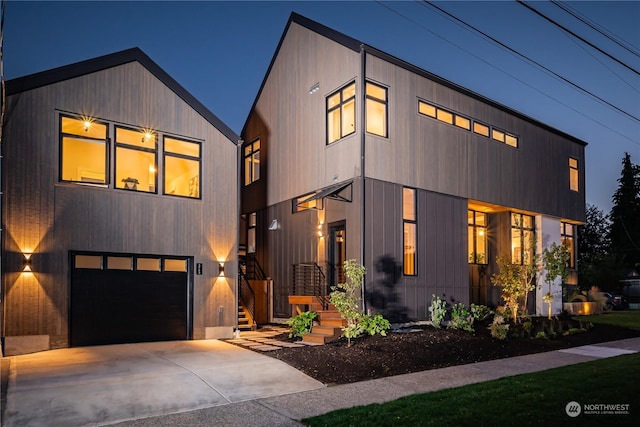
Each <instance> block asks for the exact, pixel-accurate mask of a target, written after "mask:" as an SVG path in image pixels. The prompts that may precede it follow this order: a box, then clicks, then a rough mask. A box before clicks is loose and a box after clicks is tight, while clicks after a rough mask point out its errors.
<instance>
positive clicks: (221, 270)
mask: <svg viewBox="0 0 640 427" xmlns="http://www.w3.org/2000/svg"><path fill="white" fill-rule="evenodd" d="M218 276H219V277H224V262H219V263H218Z"/></svg>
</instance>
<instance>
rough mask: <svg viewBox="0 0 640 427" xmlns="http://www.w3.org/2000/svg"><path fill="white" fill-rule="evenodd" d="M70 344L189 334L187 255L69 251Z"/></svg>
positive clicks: (178, 337)
mask: <svg viewBox="0 0 640 427" xmlns="http://www.w3.org/2000/svg"><path fill="white" fill-rule="evenodd" d="M70 262H71V264H70V265H71V292H70V321H69V325H70V345H71V346H72V347H78V346H90V345H103V344H122V343H132V342H148V341H170V340H184V339H190V338H191V317H192V316H191V311H192V297H191V294H192V292H191V285H190V284H191V280H190V277H189V272H190V271H191V268H190V265H191V264H192V259H191V258H189V257H175V256H159V255H158V256H155V255H132V254H111V253H109V254H106V253H88V252H72V253H71V254H70Z"/></svg>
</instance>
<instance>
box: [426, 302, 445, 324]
mask: <svg viewBox="0 0 640 427" xmlns="http://www.w3.org/2000/svg"><path fill="white" fill-rule="evenodd" d="M429 313H431V324H432V325H433V327H434V328H441V327H442V323H443V322H444V318H445V316H446V315H447V303H446V302H445V301H443V300H442V299H440V297H438V296H435V295H433V299H432V300H431V306H430V307H429Z"/></svg>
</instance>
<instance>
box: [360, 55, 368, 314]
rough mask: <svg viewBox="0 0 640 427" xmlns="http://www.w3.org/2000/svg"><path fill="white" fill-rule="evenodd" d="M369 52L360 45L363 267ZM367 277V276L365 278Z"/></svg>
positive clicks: (363, 307) (361, 255)
mask: <svg viewBox="0 0 640 427" xmlns="http://www.w3.org/2000/svg"><path fill="white" fill-rule="evenodd" d="M366 72H367V51H366V50H365V47H364V44H361V45H360V88H361V89H360V90H361V93H362V95H361V96H360V99H361V100H362V104H361V106H360V127H361V132H360V182H361V186H362V190H361V191H362V198H361V199H362V202H361V205H360V209H361V217H360V260H361V262H362V265H363V266H364V260H365V258H364V256H365V230H366V228H365V219H366V207H365V206H366V203H365V202H366V191H365V182H364V179H365V174H364V166H365V161H364V160H365V152H364V147H365V134H366V125H365V120H366V102H367V90H366V87H367V85H366V82H367V75H366ZM365 277H366V276H365ZM366 282H367V281H366V279H365V280H364V281H363V283H362V287H361V292H362V295H361V298H362V311H363V312H364V313H365V314H366V313H367V301H366V298H365V295H366V290H365V287H366V285H365V284H366Z"/></svg>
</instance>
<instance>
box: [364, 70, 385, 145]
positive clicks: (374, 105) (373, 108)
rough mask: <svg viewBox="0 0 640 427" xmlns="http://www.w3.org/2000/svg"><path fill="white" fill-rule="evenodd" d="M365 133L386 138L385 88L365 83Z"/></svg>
mask: <svg viewBox="0 0 640 427" xmlns="http://www.w3.org/2000/svg"><path fill="white" fill-rule="evenodd" d="M366 107H367V114H366V119H367V132H369V133H373V134H375V135H379V136H384V137H385V138H386V137H387V88H384V87H382V86H378V85H376V84H373V83H369V82H367V106H366Z"/></svg>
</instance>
